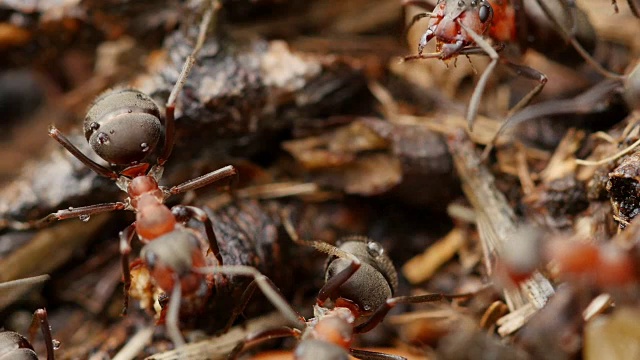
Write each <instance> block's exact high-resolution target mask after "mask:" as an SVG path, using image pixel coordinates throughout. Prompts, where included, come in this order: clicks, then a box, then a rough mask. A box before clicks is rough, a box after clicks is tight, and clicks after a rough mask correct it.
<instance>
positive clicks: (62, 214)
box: [0, 202, 126, 230]
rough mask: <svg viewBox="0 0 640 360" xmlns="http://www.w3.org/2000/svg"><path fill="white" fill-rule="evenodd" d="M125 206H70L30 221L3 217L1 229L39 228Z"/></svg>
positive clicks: (121, 203) (120, 208)
mask: <svg viewBox="0 0 640 360" xmlns="http://www.w3.org/2000/svg"><path fill="white" fill-rule="evenodd" d="M125 208H126V204H125V203H123V202H114V203H106V204H96V205H89V206H82V207H77V208H69V209H65V210H58V211H56V212H54V213H51V214H49V215H47V216H45V217H43V218H42V219H39V220H33V221H28V222H20V221H12V220H6V219H1V220H0V229H3V228H10V229H14V230H28V229H38V228H41V227H43V226H45V225H47V224H49V223H51V222H54V221H57V220H65V219H70V218H74V217H80V218H84V217H89V216H91V215H95V214H99V213H103V212H109V211H114V210H124V209H125Z"/></svg>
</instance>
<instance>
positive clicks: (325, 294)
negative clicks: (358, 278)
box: [317, 257, 360, 306]
mask: <svg viewBox="0 0 640 360" xmlns="http://www.w3.org/2000/svg"><path fill="white" fill-rule="evenodd" d="M358 269H360V260H358V259H357V258H355V257H354V258H353V259H352V261H351V263H350V264H349V266H348V267H346V268H345V269H343V270H341V271H340V272H339V273H337V274H336V275H335V276H333V277H332V278H331V279H329V280H328V281H327V282H325V283H324V285H322V288H320V291H319V292H318V298H317V302H318V305H320V306H322V304H323V303H324V301H325V300H327V299H328V298H329V296H331V294H333V293H334V292H336V291H337V290H338V289H339V288H340V286H342V284H344V283H346V282H347V280H349V279H350V278H351V276H353V274H355V273H356V271H358Z"/></svg>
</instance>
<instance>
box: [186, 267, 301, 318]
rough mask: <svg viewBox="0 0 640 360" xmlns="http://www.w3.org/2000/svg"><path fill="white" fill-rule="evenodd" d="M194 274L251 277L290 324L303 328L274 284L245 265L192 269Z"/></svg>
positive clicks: (296, 314)
mask: <svg viewBox="0 0 640 360" xmlns="http://www.w3.org/2000/svg"><path fill="white" fill-rule="evenodd" d="M193 271H195V272H200V273H202V274H225V275H242V276H251V277H253V279H254V281H255V282H256V284H257V285H258V287H260V290H262V293H263V294H264V295H265V296H266V297H267V299H269V301H271V303H272V304H273V306H275V307H276V308H277V309H278V310H279V311H280V312H281V313H282V314H283V315H284V316H285V317H286V318H287V320H289V321H290V322H291V323H292V324H295V325H296V326H300V327H305V326H306V320H305V319H304V318H303V317H302V316H300V314H298V312H297V311H295V310H294V309H293V308H292V307H291V305H289V303H288V302H287V300H286V299H285V298H284V296H282V294H281V293H280V290H278V288H277V287H276V286H275V284H274V283H273V282H272V281H271V280H270V279H269V278H268V277H266V276H265V275H263V274H262V273H261V272H260V271H258V270H257V269H255V268H253V267H251V266H245V265H225V266H216V267H202V268H197V269H194V270H193Z"/></svg>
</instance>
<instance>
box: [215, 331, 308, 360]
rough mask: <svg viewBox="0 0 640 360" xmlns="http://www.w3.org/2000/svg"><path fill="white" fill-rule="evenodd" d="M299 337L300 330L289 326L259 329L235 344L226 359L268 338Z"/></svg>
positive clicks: (231, 359) (234, 356)
mask: <svg viewBox="0 0 640 360" xmlns="http://www.w3.org/2000/svg"><path fill="white" fill-rule="evenodd" d="M290 336H293V337H300V330H298V329H292V328H290V327H286V326H283V327H279V328H274V329H267V330H260V331H257V332H254V333H252V334H249V335H247V336H246V337H245V338H244V339H243V340H241V341H240V342H239V343H238V345H236V346H235V347H234V348H233V350H231V352H230V353H229V355H227V360H235V359H237V358H238V356H239V355H240V354H241V353H242V351H243V350H245V349H247V348H249V347H252V346H255V345H257V344H259V343H261V342H263V341H266V340H270V339H278V338H283V337H290Z"/></svg>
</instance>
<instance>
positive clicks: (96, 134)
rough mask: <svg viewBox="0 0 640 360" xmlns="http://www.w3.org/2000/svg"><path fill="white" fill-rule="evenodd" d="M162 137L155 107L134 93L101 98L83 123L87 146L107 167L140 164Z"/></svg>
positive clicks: (126, 91)
mask: <svg viewBox="0 0 640 360" xmlns="http://www.w3.org/2000/svg"><path fill="white" fill-rule="evenodd" d="M161 134H162V124H161V123H160V110H159V109H158V106H157V105H156V103H155V102H154V101H153V100H152V99H151V98H150V97H149V96H147V95H145V94H144V93H142V92H140V91H138V90H134V89H120V90H114V91H110V92H107V93H105V94H103V95H101V96H100V97H98V99H96V101H95V102H94V103H93V105H92V106H91V108H90V109H89V111H88V112H87V116H86V118H85V119H84V135H85V137H86V139H87V141H88V142H89V145H91V148H92V149H93V151H95V152H96V154H98V156H100V157H101V158H103V159H104V160H106V161H107V162H109V163H110V164H117V165H130V164H132V163H137V162H140V161H142V160H143V159H144V158H145V157H146V156H147V155H149V154H151V153H152V152H153V150H154V149H155V148H156V145H157V144H158V141H159V140H160V137H161Z"/></svg>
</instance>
